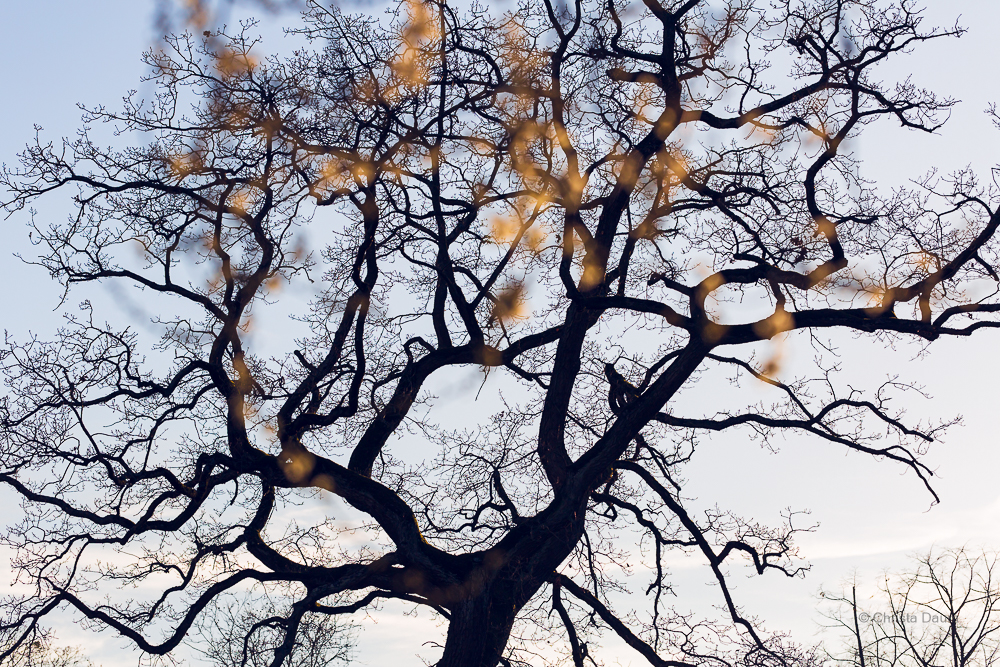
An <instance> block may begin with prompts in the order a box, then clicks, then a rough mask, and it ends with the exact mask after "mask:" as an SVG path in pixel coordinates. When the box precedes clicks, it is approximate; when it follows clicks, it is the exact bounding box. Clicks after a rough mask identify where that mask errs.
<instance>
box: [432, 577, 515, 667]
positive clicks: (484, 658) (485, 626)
mask: <svg viewBox="0 0 1000 667" xmlns="http://www.w3.org/2000/svg"><path fill="white" fill-rule="evenodd" d="M501 600H503V602H501ZM517 612H518V609H517V608H515V605H513V604H511V602H510V600H509V596H507V595H496V594H494V593H493V592H492V591H490V590H489V589H487V590H486V591H483V592H482V593H481V594H480V595H477V596H475V597H474V598H472V599H470V600H469V601H468V602H465V603H463V604H462V605H461V606H456V607H455V608H454V609H453V611H452V615H451V621H450V623H449V625H448V637H447V639H446V640H445V645H444V654H443V655H442V656H441V660H439V661H438V663H437V665H436V666H435V667H496V665H497V663H499V662H500V657H501V656H502V655H503V650H504V648H505V647H506V646H507V640H508V638H509V637H510V630H511V628H512V627H513V625H514V618H515V617H516V616H517Z"/></svg>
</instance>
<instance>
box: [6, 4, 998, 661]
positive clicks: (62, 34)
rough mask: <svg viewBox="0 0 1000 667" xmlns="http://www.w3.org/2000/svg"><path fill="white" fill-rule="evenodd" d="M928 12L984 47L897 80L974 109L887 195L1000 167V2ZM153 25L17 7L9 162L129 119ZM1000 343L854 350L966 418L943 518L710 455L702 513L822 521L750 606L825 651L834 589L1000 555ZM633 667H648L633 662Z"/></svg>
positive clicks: (898, 501)
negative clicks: (940, 550) (119, 108)
mask: <svg viewBox="0 0 1000 667" xmlns="http://www.w3.org/2000/svg"><path fill="white" fill-rule="evenodd" d="M928 4H929V5H930V6H929V7H928V12H927V16H928V21H929V22H936V23H940V24H950V23H952V22H953V21H954V20H955V19H956V18H957V19H959V22H960V23H961V24H962V25H964V26H966V27H968V28H969V32H968V34H967V35H965V36H964V37H963V38H962V39H960V40H951V41H950V42H948V43H947V44H943V43H938V44H932V45H929V46H928V47H925V48H923V49H921V50H919V51H918V52H916V53H914V54H912V55H910V56H907V57H905V58H901V59H898V60H897V61H896V63H895V64H893V65H892V66H890V67H887V68H885V70H884V73H885V77H886V78H887V79H897V80H901V79H905V78H906V77H907V76H912V78H913V80H914V82H915V83H916V84H918V85H920V86H924V87H927V88H930V89H933V90H935V91H937V92H938V93H940V94H942V95H946V96H952V97H955V98H958V99H960V100H961V104H960V105H958V107H956V109H955V110H954V112H953V114H952V118H951V120H950V122H949V123H948V124H947V125H946V127H945V128H944V129H943V130H941V131H940V132H939V133H938V134H936V135H934V136H926V135H921V134H917V133H914V132H910V131H906V130H903V129H899V128H894V127H891V126H890V125H889V124H887V123H886V124H883V125H882V127H881V129H880V130H876V131H869V132H867V133H866V134H865V135H864V137H863V139H862V140H861V141H860V142H857V143H855V144H854V145H853V147H852V148H853V149H854V150H855V151H856V152H857V154H858V155H859V156H860V157H861V158H862V160H863V161H864V163H865V167H864V172H865V174H866V175H867V176H868V177H869V178H871V179H873V180H875V181H877V182H878V183H879V184H880V187H883V188H886V189H888V188H891V187H898V186H902V185H905V184H906V183H907V182H908V180H909V179H912V178H917V177H919V176H921V175H923V174H924V173H926V172H927V171H928V170H930V169H931V168H937V169H939V171H941V172H948V171H950V170H952V169H956V168H961V167H964V166H966V165H971V166H972V167H973V168H974V169H975V170H976V171H977V172H978V173H979V174H981V178H982V179H983V180H986V179H988V178H990V177H991V176H990V168H991V167H993V166H994V164H995V161H996V160H997V156H998V154H1000V153H998V151H997V150H996V148H997V147H998V146H1000V131H998V130H996V129H995V128H993V126H992V124H991V122H990V120H989V118H988V117H987V116H986V114H985V113H984V110H985V109H986V107H987V106H988V104H989V103H990V102H993V101H1000V79H998V78H997V77H996V76H995V73H994V72H993V71H992V66H993V64H994V63H995V62H996V56H997V49H998V47H997V46H996V43H995V42H994V41H993V39H994V37H995V35H994V29H995V26H997V25H1000V3H994V2H986V1H983V0H980V1H978V2H977V1H975V0H961V1H950V2H940V1H935V2H931V1H930V0H929V2H928ZM153 19H154V8H153V5H152V4H151V3H150V2H148V1H147V0H141V1H139V0H131V1H124V0H95V1H93V2H87V3H80V2H68V1H66V0H63V1H57V0H34V1H33V2H23V1H16V0H14V1H8V2H4V3H0V62H3V63H4V64H5V65H4V67H2V68H0V91H3V92H4V99H5V102H4V104H3V105H2V106H0V127H2V132H0V161H2V162H6V163H8V164H11V163H13V162H14V160H15V157H14V156H15V154H16V152H17V151H18V150H19V149H20V147H21V146H22V145H23V144H24V143H25V142H26V141H29V140H30V139H31V138H32V136H33V132H34V130H33V126H34V125H39V126H42V127H43V128H44V136H46V137H48V138H51V139H57V138H58V137H59V136H62V135H72V134H73V132H74V131H75V129H76V127H77V126H78V124H79V115H80V113H79V110H78V109H77V107H76V104H77V103H82V104H85V105H96V104H106V105H108V106H112V105H115V104H116V103H117V102H118V101H119V100H120V99H121V97H122V96H123V95H124V94H125V93H126V92H127V91H128V90H129V89H132V88H137V89H138V90H139V91H140V92H142V91H143V88H142V86H143V84H141V83H140V81H139V78H140V76H141V75H142V74H143V68H142V65H141V63H140V61H139V54H140V52H141V51H142V50H144V49H146V48H148V47H149V46H150V44H151V43H152V41H153V39H154V33H155V30H154V20H153ZM261 30H262V32H264V33H265V35H266V41H265V44H264V46H265V50H266V49H268V48H271V47H272V46H273V47H274V48H275V49H287V48H288V44H287V42H282V40H281V37H280V31H279V30H277V21H275V20H274V19H269V20H267V21H265V23H264V24H263V25H262V27H261ZM41 213H42V214H49V213H56V211H48V210H45V209H42V211H41ZM25 222H26V218H25V216H24V215H18V216H15V217H13V218H11V219H8V220H6V221H4V222H2V223H0V224H2V227H0V234H2V239H3V243H2V244H0V281H2V284H3V285H6V286H8V288H7V289H5V290H2V291H0V312H2V313H5V314H6V315H5V317H4V318H3V326H4V328H6V329H7V330H9V331H11V332H12V333H13V334H15V335H17V336H23V335H26V334H27V333H28V332H29V330H30V331H35V332H38V333H40V334H43V337H44V334H45V333H46V332H50V331H52V329H53V328H54V327H55V326H58V323H59V319H60V314H59V311H58V305H59V296H60V292H59V289H58V288H57V286H55V285H53V284H52V283H50V282H49V281H48V277H47V275H46V274H45V272H44V271H43V270H41V269H40V268H38V267H31V266H25V265H24V264H23V263H22V262H21V261H19V260H18V259H17V258H15V257H14V256H13V255H14V253H20V254H22V255H23V256H24V257H30V256H31V251H32V247H31V246H30V244H28V242H27V230H26V227H25ZM998 337H1000V333H991V332H986V333H984V334H983V335H981V336H978V337H974V338H973V339H970V340H964V339H963V340H943V341H940V342H936V343H934V344H933V345H932V346H930V347H929V348H928V349H927V354H926V355H922V356H918V355H919V353H920V352H921V350H922V348H921V347H918V346H906V345H904V346H900V347H899V348H898V349H897V350H895V351H886V350H885V348H884V347H883V346H882V345H880V344H879V343H876V342H874V341H870V340H865V339H857V340H855V339H852V338H850V337H843V338H842V340H840V341H839V342H840V343H841V345H842V348H841V349H842V353H843V354H844V355H845V359H847V360H849V362H850V361H851V360H857V359H863V361H864V363H863V364H862V366H863V367H862V368H860V369H856V370H852V374H851V379H852V382H854V381H856V382H857V383H858V386H866V387H872V386H875V385H877V384H878V383H879V382H881V381H882V380H883V379H884V378H885V377H886V376H892V375H899V376H901V377H902V378H904V379H907V380H912V381H914V382H915V383H917V384H922V385H924V386H925V387H926V388H927V389H928V391H929V392H930V393H931V394H932V396H933V399H932V400H913V401H912V402H910V403H908V404H907V407H908V409H909V410H910V414H911V416H913V417H917V418H927V419H930V418H933V417H940V418H947V417H950V416H953V415H957V414H961V415H963V417H964V423H963V424H962V425H961V426H960V427H957V428H954V429H952V430H951V431H950V432H949V434H948V436H947V437H946V439H945V440H944V441H943V442H941V443H937V444H935V445H934V446H933V447H932V449H931V451H930V453H929V455H928V457H927V459H926V462H927V463H928V464H929V465H930V467H931V468H932V469H934V470H935V471H936V472H937V480H936V482H935V489H936V490H937V492H938V494H939V495H940V496H941V498H942V502H941V503H940V504H939V505H937V506H935V507H933V508H932V507H931V506H930V505H931V502H930V501H931V498H930V496H929V495H928V494H927V492H926V491H925V490H924V489H923V488H922V486H921V484H920V483H919V481H918V480H916V478H915V477H914V476H913V475H912V474H903V471H902V469H901V468H900V467H898V466H893V465H890V464H888V463H884V462H877V461H874V460H871V459H870V458H866V457H863V456H854V455H850V454H845V453H844V451H843V450H840V449H836V448H834V447H833V446H831V445H828V444H824V443H818V442H816V441H812V440H803V439H795V438H789V439H788V440H787V441H785V442H784V443H782V445H781V450H780V451H779V452H777V453H772V452H770V451H766V450H763V449H761V448H760V447H759V446H758V445H756V444H754V443H752V442H747V441H744V440H739V439H732V438H730V439H718V440H716V441H712V442H709V443H706V445H705V449H704V450H703V451H702V452H700V455H699V457H698V458H697V459H696V460H695V461H694V462H693V463H692V466H691V467H690V468H688V470H687V473H688V476H689V478H690V479H691V486H689V487H688V489H687V493H688V494H689V495H690V496H693V499H692V504H693V505H694V506H695V507H699V503H701V504H702V505H703V506H705V507H708V506H710V505H713V504H716V503H717V504H719V505H720V506H723V507H731V508H735V509H739V510H740V512H741V513H743V514H744V515H746V516H751V517H754V518H759V519H761V520H764V521H771V522H774V521H776V520H777V519H778V518H779V517H780V513H781V511H782V510H783V509H785V508H786V507H789V506H791V507H792V508H793V509H808V510H810V511H811V514H810V516H809V522H810V523H817V524H819V527H818V529H817V530H816V531H815V532H812V533H809V534H806V535H804V536H802V537H801V538H800V539H799V544H800V547H801V552H802V555H803V556H804V558H805V559H806V560H807V561H808V562H810V563H811V564H812V571H811V572H810V573H809V575H808V576H807V577H806V578H804V579H801V580H784V579H779V578H777V577H773V576H768V577H763V578H747V579H740V580H739V581H740V583H739V584H738V588H737V590H738V595H739V597H740V600H741V602H742V603H743V604H744V605H745V606H746V608H747V610H748V611H750V612H751V613H753V614H754V615H757V616H759V617H761V618H764V619H766V625H767V627H768V628H769V629H771V630H785V631H788V632H791V633H792V634H793V636H794V638H795V639H797V640H798V641H801V642H805V643H809V642H812V641H816V640H817V638H818V637H817V634H816V633H817V628H818V626H817V622H818V621H819V615H818V612H817V604H818V599H817V592H818V590H819V589H820V587H826V588H827V589H836V588H837V587H838V586H839V585H840V583H841V582H842V581H844V580H845V578H847V577H849V576H852V575H853V574H854V573H855V572H856V573H857V575H858V576H859V577H860V579H861V580H862V581H863V582H868V584H866V585H871V584H874V582H875V581H876V580H877V578H878V574H879V572H880V571H881V570H883V569H885V568H890V569H893V568H900V567H902V566H905V565H906V563H907V559H908V557H909V556H910V555H912V554H915V553H920V552H926V550H927V549H929V548H931V547H932V546H934V545H937V546H957V545H962V544H970V545H985V546H988V547H989V546H992V547H1000V530H998V526H1000V485H998V484H996V471H997V470H1000V447H998V439H997V426H996V410H997V403H998V401H997V398H998V396H997V389H996V381H995V378H997V377H1000V355H997V354H996V349H997V344H998V342H1000V338H998ZM787 353H788V355H789V358H790V361H789V363H790V364H791V365H793V366H794V365H795V364H796V363H805V362H807V361H808V360H809V359H808V357H810V355H811V353H810V350H809V348H808V346H806V345H805V344H803V343H802V342H801V341H798V340H792V341H790V342H789V344H788V351H787ZM796 355H798V361H796ZM440 401H441V403H442V407H443V408H446V409H453V410H455V411H460V410H461V411H467V410H472V411H475V410H477V409H481V408H482V405H479V406H477V405H475V404H474V401H472V399H471V398H470V396H469V395H468V392H451V393H447V392H445V393H442V394H441V399H440ZM484 414H485V413H484ZM684 567H685V565H684V564H683V563H680V564H678V576H679V578H680V581H681V584H680V587H681V591H680V592H681V593H682V595H683V593H684V592H685V590H687V591H690V592H691V595H694V596H695V597H698V596H703V597H704V600H705V601H706V602H707V603H715V602H717V600H715V599H713V598H711V595H712V592H711V591H710V590H708V589H707V587H704V586H702V585H701V584H700V582H699V581H698V576H696V575H691V576H690V577H687V576H686V575H685V574H684V572H683V568H684ZM2 573H3V570H2V565H0V574H2ZM59 631H60V635H61V636H62V637H63V638H64V640H66V641H68V642H70V643H78V644H80V645H81V646H82V647H83V648H84V650H85V652H88V653H90V654H91V655H92V656H93V657H94V659H95V662H96V663H98V664H103V665H105V667H118V666H119V665H122V666H124V665H133V664H136V662H137V655H136V654H134V653H130V652H129V651H127V650H125V651H123V650H121V646H122V644H121V643H119V642H116V641H115V640H114V639H112V638H110V637H102V638H99V639H94V638H93V637H92V636H90V635H88V634H87V633H85V632H82V631H80V630H79V629H78V628H75V627H66V628H60V629H59ZM439 631H440V629H434V628H433V627H428V626H427V625H425V624H423V623H419V622H412V621H411V620H410V619H404V618H400V617H399V616H398V615H392V614H390V615H388V616H387V617H386V620H384V621H382V622H381V623H379V624H377V625H376V624H374V623H372V622H370V621H366V622H365V630H364V633H363V636H362V638H361V647H360V650H359V657H360V658H361V661H362V663H367V664H372V665H381V664H387V661H388V659H389V658H391V659H392V662H393V664H394V665H397V666H398V667H405V666H409V665H418V664H421V663H420V662H419V661H418V660H416V659H415V658H414V657H413V655H414V652H415V651H416V650H417V648H416V647H418V646H419V645H420V644H422V643H423V642H424V641H426V640H427V638H428V637H434V636H435V633H438V634H439ZM609 644H613V642H609ZM610 648H612V649H613V646H612V647H610ZM423 652H424V653H425V654H426V655H427V656H430V655H432V654H433V652H431V651H427V650H425V651H423ZM619 661H620V663H621V664H622V665H628V664H634V665H639V664H642V663H641V661H639V660H637V659H635V658H634V657H631V656H630V655H629V654H628V652H627V651H624V650H622V652H621V654H620V657H619Z"/></svg>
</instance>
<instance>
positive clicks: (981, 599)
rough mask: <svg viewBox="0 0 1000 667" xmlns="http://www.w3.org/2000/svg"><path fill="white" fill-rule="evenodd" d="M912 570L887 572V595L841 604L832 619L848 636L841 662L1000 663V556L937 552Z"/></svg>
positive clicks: (924, 666)
mask: <svg viewBox="0 0 1000 667" xmlns="http://www.w3.org/2000/svg"><path fill="white" fill-rule="evenodd" d="M914 565H915V567H914V569H913V570H912V571H909V572H904V573H902V574H899V575H890V574H886V575H885V579H884V582H883V584H882V586H881V587H880V595H878V596H872V597H871V598H870V599H869V600H868V601H867V603H866V604H864V605H862V604H859V603H858V599H857V592H856V587H854V586H852V588H851V596H850V597H849V598H848V597H846V596H839V597H838V596H833V595H827V594H824V597H825V598H826V599H827V600H829V601H831V602H834V603H836V604H837V607H835V608H834V609H833V610H832V611H831V612H830V613H829V616H828V618H829V619H830V620H831V621H833V624H832V627H834V628H836V629H838V630H839V631H840V632H841V634H843V635H844V636H845V637H846V640H845V642H844V646H845V647H846V650H844V651H841V652H835V653H831V654H830V657H832V658H833V659H834V660H836V661H837V662H846V663H849V664H852V665H867V666H868V667H890V666H894V665H901V666H902V665H906V666H907V667H909V666H914V667H989V666H990V665H995V664H997V663H998V662H1000V581H998V580H997V579H996V577H995V576H994V574H995V573H996V568H997V555H996V554H995V553H992V552H989V551H982V552H973V551H971V550H969V549H966V548H957V549H946V550H941V551H938V552H937V553H935V552H933V551H932V552H930V553H928V554H927V555H926V556H922V557H920V558H917V559H915V563H914Z"/></svg>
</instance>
